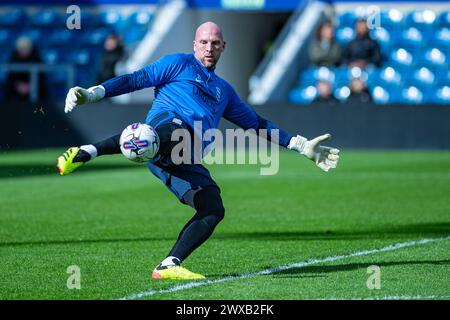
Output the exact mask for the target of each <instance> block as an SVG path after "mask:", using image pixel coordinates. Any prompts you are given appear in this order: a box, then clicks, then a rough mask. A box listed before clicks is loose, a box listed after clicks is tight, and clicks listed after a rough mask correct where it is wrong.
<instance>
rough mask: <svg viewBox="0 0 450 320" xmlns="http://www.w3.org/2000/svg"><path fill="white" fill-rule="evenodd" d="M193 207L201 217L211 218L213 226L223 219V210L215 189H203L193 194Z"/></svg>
mask: <svg viewBox="0 0 450 320" xmlns="http://www.w3.org/2000/svg"><path fill="white" fill-rule="evenodd" d="M194 207H195V209H196V210H197V214H199V215H200V216H202V217H206V216H213V217H214V220H215V221H214V222H215V224H217V223H219V222H220V221H221V220H222V219H223V218H224V217H225V208H224V206H223V203H222V197H221V196H220V191H219V189H218V188H217V187H212V186H208V187H204V188H202V189H201V190H200V191H198V192H197V193H196V194H195V197H194Z"/></svg>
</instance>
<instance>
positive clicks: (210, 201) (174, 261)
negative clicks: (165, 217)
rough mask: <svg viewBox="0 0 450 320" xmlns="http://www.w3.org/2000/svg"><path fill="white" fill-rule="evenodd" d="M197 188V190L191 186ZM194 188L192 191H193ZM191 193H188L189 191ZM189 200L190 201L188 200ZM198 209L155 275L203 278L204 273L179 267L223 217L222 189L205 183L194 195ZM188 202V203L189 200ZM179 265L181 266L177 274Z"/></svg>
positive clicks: (159, 277)
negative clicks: (196, 272) (200, 273)
mask: <svg viewBox="0 0 450 320" xmlns="http://www.w3.org/2000/svg"><path fill="white" fill-rule="evenodd" d="M192 191H194V190H192ZM190 192H191V191H190ZM188 196H189V195H188ZM186 202H187V201H186ZM192 202H193V203H192V204H191V205H192V206H193V207H194V208H195V210H196V213H195V215H194V216H193V217H192V219H190V220H189V221H188V222H187V223H186V225H185V226H184V227H183V229H182V230H181V232H180V234H179V236H178V240H177V241H176V243H175V245H174V246H173V248H172V250H171V251H170V253H169V255H168V256H167V257H166V258H165V259H164V260H163V261H162V262H161V263H160V265H159V266H158V267H156V269H155V270H154V271H153V274H152V277H153V278H156V279H203V278H204V277H203V276H201V275H198V274H194V273H191V272H190V271H188V270H186V269H184V268H180V267H179V266H180V264H181V263H182V262H183V261H184V260H185V259H186V258H187V257H188V256H189V255H190V254H191V253H192V252H193V251H194V250H195V249H197V248H198V247H199V246H201V245H202V244H203V243H204V242H205V241H206V240H208V239H209V237H210V236H211V235H212V233H213V231H214V229H215V227H216V226H217V225H218V224H219V222H220V221H222V219H223V218H224V215H225V209H224V207H223V204H222V198H221V196H220V191H219V189H218V188H217V187H215V186H206V187H203V188H201V189H199V190H198V191H195V195H194V197H193V199H192ZM187 204H189V203H187ZM173 267H178V268H180V269H181V272H180V274H178V270H177V269H173Z"/></svg>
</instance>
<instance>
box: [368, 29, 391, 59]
mask: <svg viewBox="0 0 450 320" xmlns="http://www.w3.org/2000/svg"><path fill="white" fill-rule="evenodd" d="M370 36H371V37H372V39H374V40H376V41H377V42H378V44H379V45H380V47H381V54H382V55H383V56H384V57H385V58H387V57H388V56H389V54H390V51H391V50H392V47H393V44H392V42H393V41H392V36H391V33H390V32H389V31H388V30H386V29H385V28H381V27H380V28H375V29H372V30H370Z"/></svg>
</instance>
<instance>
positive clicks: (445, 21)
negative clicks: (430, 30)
mask: <svg viewBox="0 0 450 320" xmlns="http://www.w3.org/2000/svg"><path fill="white" fill-rule="evenodd" d="M437 23H438V25H439V26H440V27H446V28H450V11H448V10H446V11H442V12H441V14H440V15H439V17H438V19H437Z"/></svg>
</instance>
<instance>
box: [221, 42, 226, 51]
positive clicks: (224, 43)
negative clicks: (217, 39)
mask: <svg viewBox="0 0 450 320" xmlns="http://www.w3.org/2000/svg"><path fill="white" fill-rule="evenodd" d="M226 44H227V43H226V42H225V41H224V42H223V48H222V51H223V50H225V45H226Z"/></svg>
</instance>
